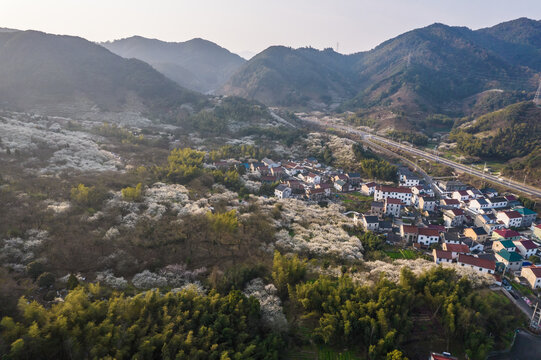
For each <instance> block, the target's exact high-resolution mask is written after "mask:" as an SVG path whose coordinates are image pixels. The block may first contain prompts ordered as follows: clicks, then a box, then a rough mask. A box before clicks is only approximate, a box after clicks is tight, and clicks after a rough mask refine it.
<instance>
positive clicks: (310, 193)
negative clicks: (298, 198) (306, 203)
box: [306, 188, 326, 201]
mask: <svg viewBox="0 0 541 360" xmlns="http://www.w3.org/2000/svg"><path fill="white" fill-rule="evenodd" d="M325 196H326V195H325V189H316V188H308V189H306V197H307V198H308V199H310V200H313V201H318V200H321V199H323V198H325Z"/></svg>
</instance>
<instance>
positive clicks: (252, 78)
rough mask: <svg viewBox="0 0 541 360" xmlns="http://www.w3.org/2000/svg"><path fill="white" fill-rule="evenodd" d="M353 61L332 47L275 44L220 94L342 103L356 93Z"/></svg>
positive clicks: (286, 101) (286, 102) (276, 102)
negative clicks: (320, 49) (293, 46)
mask: <svg viewBox="0 0 541 360" xmlns="http://www.w3.org/2000/svg"><path fill="white" fill-rule="evenodd" d="M352 60H353V58H351V57H348V56H345V55H342V54H339V53H336V52H334V51H333V50H331V49H327V50H324V51H318V50H316V49H312V48H301V49H292V48H288V47H284V46H272V47H270V48H268V49H266V50H264V51H263V52H261V53H259V54H257V55H256V56H254V57H253V58H252V59H250V60H249V61H248V62H247V63H245V64H244V65H243V66H242V67H241V68H240V69H239V71H237V72H236V73H235V74H234V75H233V76H232V77H231V78H230V79H229V80H228V81H227V83H226V84H224V86H223V87H222V88H221V89H220V90H219V93H222V94H226V95H236V96H241V97H245V98H248V99H253V100H257V101H260V102H262V103H265V104H268V105H282V106H294V105H298V104H300V105H308V104H309V103H312V104H318V103H322V102H323V103H333V102H341V101H343V100H344V99H348V98H350V97H352V96H353V95H354V94H355V87H354V85H355V84H354V82H353V81H352V77H354V74H353V73H352V72H351V69H350V68H351V66H352V65H353V62H352Z"/></svg>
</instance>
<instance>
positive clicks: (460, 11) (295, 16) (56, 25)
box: [0, 0, 541, 57]
mask: <svg viewBox="0 0 541 360" xmlns="http://www.w3.org/2000/svg"><path fill="white" fill-rule="evenodd" d="M518 17H529V18H532V19H536V20H539V19H541V1H540V0H371V1H367V0H265V1H262V0H153V1H147V0H0V27H7V28H15V29H21V30H28V29H33V30H40V31H45V32H49V33H54V34H66V35H76V36H81V37H84V38H86V39H88V40H91V41H107V40H114V39H120V38H125V37H129V36H132V35H140V36H144V37H150V38H157V39H160V40H164V41H186V40H189V39H192V38H195V37H200V38H204V39H207V40H210V41H213V42H216V43H217V44H219V45H221V46H223V47H225V48H227V49H229V50H231V51H233V52H236V53H239V54H241V55H244V56H245V57H247V56H249V55H250V54H255V53H257V52H260V51H262V50H264V49H265V48H267V47H269V46H271V45H286V46H291V47H295V48H297V47H303V46H312V47H315V48H318V49H322V48H327V47H332V48H334V49H335V50H338V51H339V52H341V53H353V52H358V51H365V50H369V49H371V48H373V47H375V46H376V45H378V44H379V43H381V42H383V41H385V40H388V39H390V38H392V37H395V36H397V35H399V34H401V33H403V32H406V31H408V30H412V29H415V28H418V27H423V26H427V25H430V24H432V23H434V22H441V23H445V24H448V25H455V26H467V27H470V28H472V29H478V28H482V27H487V26H492V25H495V24H497V23H500V22H502V21H507V20H512V19H516V18H518Z"/></svg>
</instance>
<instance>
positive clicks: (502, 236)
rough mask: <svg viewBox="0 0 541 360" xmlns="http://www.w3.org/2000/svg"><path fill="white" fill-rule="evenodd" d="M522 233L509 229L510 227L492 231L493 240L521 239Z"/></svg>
mask: <svg viewBox="0 0 541 360" xmlns="http://www.w3.org/2000/svg"><path fill="white" fill-rule="evenodd" d="M519 239H520V234H519V233H518V232H516V231H515V230H508V229H502V230H494V231H493V232H492V241H496V240H511V241H515V240H519Z"/></svg>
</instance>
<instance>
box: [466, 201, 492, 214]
mask: <svg viewBox="0 0 541 360" xmlns="http://www.w3.org/2000/svg"><path fill="white" fill-rule="evenodd" d="M468 207H469V208H470V209H472V210H473V211H475V212H483V211H484V210H487V209H490V204H489V202H488V201H487V199H485V198H478V199H473V200H472V201H470V203H469V204H468Z"/></svg>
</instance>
